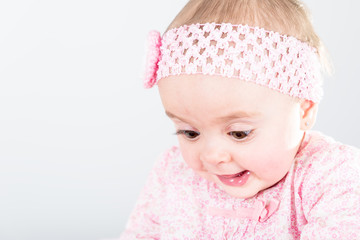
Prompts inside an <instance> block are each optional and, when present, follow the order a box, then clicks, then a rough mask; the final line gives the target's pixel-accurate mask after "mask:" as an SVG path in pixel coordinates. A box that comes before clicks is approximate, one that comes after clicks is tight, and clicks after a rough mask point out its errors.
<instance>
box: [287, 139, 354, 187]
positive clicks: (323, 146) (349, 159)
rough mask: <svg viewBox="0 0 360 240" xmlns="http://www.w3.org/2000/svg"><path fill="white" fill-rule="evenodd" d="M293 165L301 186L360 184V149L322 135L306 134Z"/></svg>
mask: <svg viewBox="0 0 360 240" xmlns="http://www.w3.org/2000/svg"><path fill="white" fill-rule="evenodd" d="M294 165H295V166H294V171H295V179H296V181H297V182H298V185H299V186H302V185H304V184H305V185H306V184H310V185H311V184H313V185H319V184H320V185H326V184H329V183H331V185H333V184H335V183H339V182H341V181H343V182H348V183H356V184H359V182H360V150H359V149H358V148H355V147H352V146H349V145H345V144H342V143H340V142H338V141H335V140H334V139H333V138H331V137H328V136H326V135H324V134H322V133H320V132H310V133H307V136H306V137H305V138H304V140H303V143H302V146H301V147H300V150H299V152H298V154H297V156H296V159H295V164H294Z"/></svg>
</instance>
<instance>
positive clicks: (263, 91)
mask: <svg viewBox="0 0 360 240" xmlns="http://www.w3.org/2000/svg"><path fill="white" fill-rule="evenodd" d="M158 87H159V92H160V95H161V99H162V102H163V104H164V107H165V110H166V111H168V112H170V113H173V114H175V115H177V114H176V112H179V113H181V114H182V115H186V114H188V113H190V112H191V113H197V114H198V115H201V114H207V115H211V116H212V117H213V118H214V119H215V118H218V119H221V118H223V119H225V118H231V117H234V116H244V117H245V116H247V117H250V116H251V117H254V118H255V117H259V116H261V115H262V114H270V113H271V111H274V110H276V109H284V111H286V110H288V109H289V108H290V107H291V106H292V105H293V104H294V103H295V99H294V98H293V97H290V96H288V95H285V94H282V93H279V92H277V91H274V90H271V89H269V88H267V87H264V86H259V85H257V84H254V83H250V82H246V81H242V80H241V79H237V78H226V77H222V76H209V75H204V74H194V75H185V74H184V75H178V76H169V77H167V78H164V79H161V80H160V81H159V83H158ZM172 109H173V110H174V111H172Z"/></svg>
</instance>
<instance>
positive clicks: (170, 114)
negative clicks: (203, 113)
mask: <svg viewBox="0 0 360 240" xmlns="http://www.w3.org/2000/svg"><path fill="white" fill-rule="evenodd" d="M165 114H166V115H167V116H168V117H169V118H172V119H174V118H177V119H179V120H181V121H183V122H186V120H185V119H182V118H181V117H178V116H176V115H175V114H173V113H171V112H169V111H165Z"/></svg>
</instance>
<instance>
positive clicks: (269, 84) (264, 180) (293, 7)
mask: <svg viewBox="0 0 360 240" xmlns="http://www.w3.org/2000/svg"><path fill="white" fill-rule="evenodd" d="M225 23H226V24H225ZM291 36H292V37H291ZM155 37H156V38H157V39H158V41H156V42H155V44H154V45H156V46H157V47H159V46H160V42H159V40H160V37H159V36H157V35H155ZM161 43H162V47H161V51H160V50H159V51H158V52H157V54H155V56H157V55H159V56H160V57H159V60H160V62H158V61H157V60H156V59H157V58H156V57H155V58H152V66H150V67H151V68H152V69H153V72H152V74H150V75H151V76H150V77H148V81H147V86H148V87H149V86H152V85H153V84H154V83H156V82H157V81H158V87H159V92H160V96H161V99H162V103H163V105H164V108H165V111H166V114H167V115H168V116H169V117H170V118H171V119H172V120H173V121H174V123H175V126H176V131H177V134H178V137H179V144H180V150H181V153H182V156H183V158H184V160H185V161H186V163H187V164H188V165H189V166H190V167H191V168H192V169H193V170H194V171H196V172H197V173H198V174H199V175H200V176H202V177H204V178H205V179H207V180H209V181H212V182H215V183H217V185H218V186H220V187H221V188H222V189H223V190H224V191H226V192H227V193H229V194H230V195H232V196H234V197H238V198H249V197H252V196H254V195H256V194H257V193H258V192H260V191H262V190H264V189H266V188H269V187H271V186H273V185H274V184H276V183H277V182H278V181H280V180H281V179H282V178H283V177H284V176H285V175H286V173H287V172H288V171H289V169H290V167H291V165H292V163H293V161H294V158H295V156H296V153H297V151H298V149H299V146H300V144H301V141H302V139H303V136H304V133H305V131H306V130H309V129H310V128H311V127H312V126H313V124H314V123H315V118H316V113H317V103H318V102H319V100H320V97H321V93H322V89H321V86H320V85H321V84H320V82H321V80H320V76H319V64H318V59H319V53H320V52H321V43H320V40H319V38H318V37H317V35H316V34H315V32H314V30H313V27H312V25H311V23H310V21H309V18H308V15H307V13H306V11H305V9H304V7H303V5H302V4H301V3H299V2H298V1H295V0H222V1H221V0H193V1H190V2H189V3H188V4H187V5H186V6H185V7H184V9H183V10H182V11H181V12H180V13H179V15H178V16H177V17H176V18H175V20H174V21H173V22H172V23H171V25H170V26H169V28H168V30H167V33H166V34H165V35H164V36H163V39H162V42H161ZM150 72H151V71H150Z"/></svg>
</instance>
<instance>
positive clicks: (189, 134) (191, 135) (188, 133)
mask: <svg viewBox="0 0 360 240" xmlns="http://www.w3.org/2000/svg"><path fill="white" fill-rule="evenodd" d="M180 134H183V135H184V136H185V137H186V138H188V139H195V138H197V137H198V136H199V135H200V133H199V132H195V131H191V130H179V131H177V132H176V135H180Z"/></svg>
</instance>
